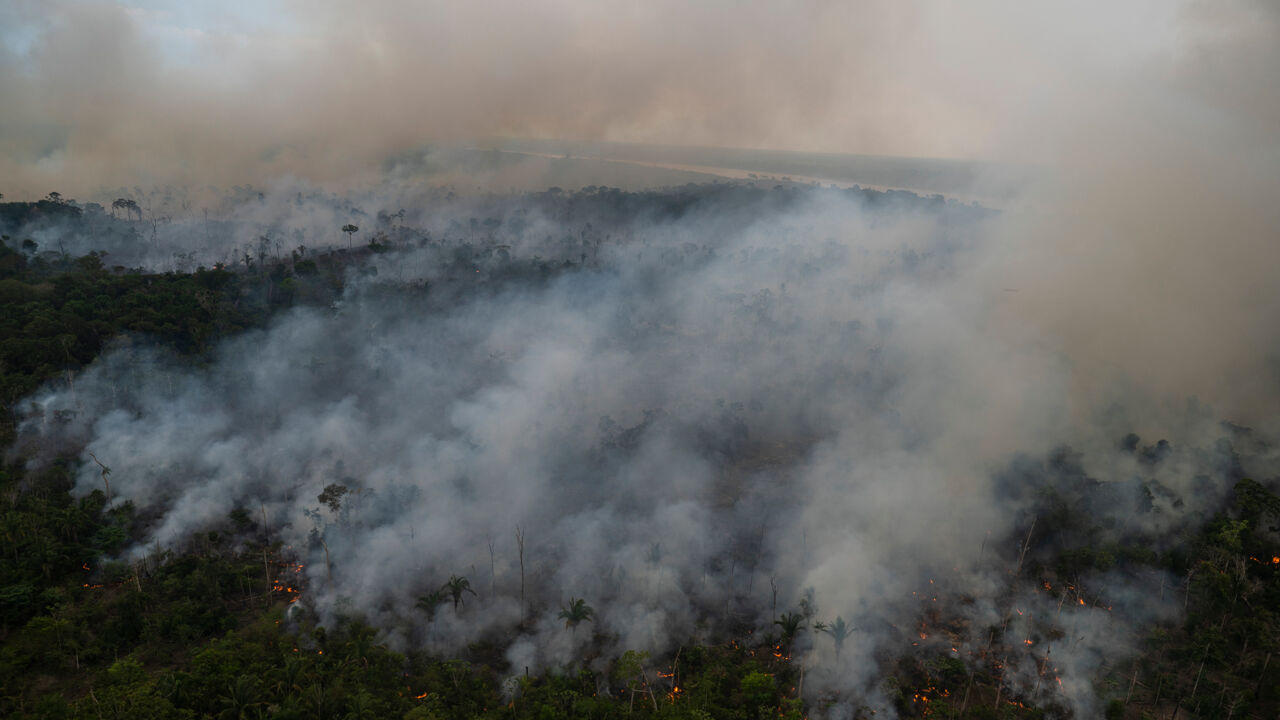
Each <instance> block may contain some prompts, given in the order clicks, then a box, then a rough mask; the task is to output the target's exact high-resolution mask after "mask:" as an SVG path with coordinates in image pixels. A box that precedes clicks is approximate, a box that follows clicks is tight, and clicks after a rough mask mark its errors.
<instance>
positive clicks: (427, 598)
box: [414, 589, 445, 622]
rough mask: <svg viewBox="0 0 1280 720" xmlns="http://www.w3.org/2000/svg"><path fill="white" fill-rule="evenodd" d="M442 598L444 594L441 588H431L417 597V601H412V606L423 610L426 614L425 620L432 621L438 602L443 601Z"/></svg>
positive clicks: (434, 617)
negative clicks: (431, 589) (430, 590)
mask: <svg viewBox="0 0 1280 720" xmlns="http://www.w3.org/2000/svg"><path fill="white" fill-rule="evenodd" d="M444 598H445V594H444V590H443V589H441V590H433V591H432V592H429V593H427V594H426V595H423V596H421V597H419V598H418V602H416V603H414V607H416V608H418V609H419V610H421V611H423V612H425V613H426V614H427V622H432V621H434V620H435V619H436V608H437V607H438V606H439V605H440V603H442V602H444Z"/></svg>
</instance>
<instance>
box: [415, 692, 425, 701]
mask: <svg viewBox="0 0 1280 720" xmlns="http://www.w3.org/2000/svg"><path fill="white" fill-rule="evenodd" d="M427 694H428V693H422V694H421V695H414V698H416V699H418V700H421V699H422V698H424V697H426V696H427Z"/></svg>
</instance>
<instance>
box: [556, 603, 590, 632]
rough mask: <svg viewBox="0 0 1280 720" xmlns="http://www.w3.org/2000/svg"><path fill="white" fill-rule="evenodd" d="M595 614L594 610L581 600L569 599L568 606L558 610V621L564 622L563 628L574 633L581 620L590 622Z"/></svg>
mask: <svg viewBox="0 0 1280 720" xmlns="http://www.w3.org/2000/svg"><path fill="white" fill-rule="evenodd" d="M595 614H596V611H595V608H593V607H591V606H590V605H588V604H587V601H586V600H583V599H582V598H575V597H570V598H569V604H568V605H566V606H564V607H562V608H561V609H560V619H562V620H564V626H565V627H567V628H572V629H573V631H574V632H577V631H578V623H580V622H582V621H583V620H586V621H587V622H591V619H592V618H593V617H594V616H595Z"/></svg>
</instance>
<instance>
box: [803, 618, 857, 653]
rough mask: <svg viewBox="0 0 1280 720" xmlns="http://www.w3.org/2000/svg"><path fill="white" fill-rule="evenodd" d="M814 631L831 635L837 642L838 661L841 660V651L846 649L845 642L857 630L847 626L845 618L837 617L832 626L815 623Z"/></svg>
mask: <svg viewBox="0 0 1280 720" xmlns="http://www.w3.org/2000/svg"><path fill="white" fill-rule="evenodd" d="M813 629H814V630H817V631H818V632H821V633H826V634H828V635H830V636H831V639H832V640H834V641H835V644H836V660H839V659H840V650H841V649H842V648H844V641H845V640H847V639H848V638H849V636H850V635H852V634H853V631H854V630H857V628H855V627H853V626H852V625H848V624H846V623H845V621H844V618H842V617H840V616H839V615H837V616H836V621H835V622H834V623H831V624H830V625H828V624H826V623H822V622H817V623H814V624H813Z"/></svg>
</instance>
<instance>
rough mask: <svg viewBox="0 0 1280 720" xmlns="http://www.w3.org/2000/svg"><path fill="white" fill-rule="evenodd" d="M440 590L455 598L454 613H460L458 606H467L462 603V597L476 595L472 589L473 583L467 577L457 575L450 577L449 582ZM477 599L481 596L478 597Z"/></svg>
mask: <svg viewBox="0 0 1280 720" xmlns="http://www.w3.org/2000/svg"><path fill="white" fill-rule="evenodd" d="M440 589H441V590H448V591H449V596H450V597H451V598H453V610H454V612H457V611H458V605H460V604H465V603H463V602H462V596H463V594H464V593H471V594H472V595H475V594H476V591H475V590H472V589H471V581H470V580H468V579H466V578H465V577H459V576H457V575H450V576H449V581H448V582H446V583H445V584H444V585H443V586H442V587H441V588H440ZM476 597H479V596H478V595H477V596H476Z"/></svg>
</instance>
